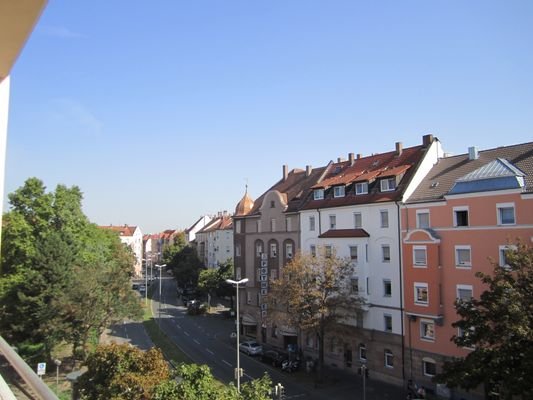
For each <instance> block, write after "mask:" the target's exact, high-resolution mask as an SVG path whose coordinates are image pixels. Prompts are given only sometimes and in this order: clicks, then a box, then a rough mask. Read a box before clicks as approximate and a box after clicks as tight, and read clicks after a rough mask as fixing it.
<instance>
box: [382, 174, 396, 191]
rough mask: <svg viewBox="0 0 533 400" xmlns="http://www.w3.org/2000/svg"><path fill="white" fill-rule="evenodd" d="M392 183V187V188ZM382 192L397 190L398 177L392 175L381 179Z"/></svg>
mask: <svg viewBox="0 0 533 400" xmlns="http://www.w3.org/2000/svg"><path fill="white" fill-rule="evenodd" d="M391 183H392V188H391ZM379 185H380V189H381V192H392V191H394V190H396V177H395V176H391V177H388V178H383V179H380V181H379Z"/></svg>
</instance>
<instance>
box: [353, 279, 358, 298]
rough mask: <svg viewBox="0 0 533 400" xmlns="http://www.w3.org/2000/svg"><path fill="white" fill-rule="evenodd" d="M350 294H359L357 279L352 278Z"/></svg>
mask: <svg viewBox="0 0 533 400" xmlns="http://www.w3.org/2000/svg"><path fill="white" fill-rule="evenodd" d="M352 293H354V294H358V293H359V278H352Z"/></svg>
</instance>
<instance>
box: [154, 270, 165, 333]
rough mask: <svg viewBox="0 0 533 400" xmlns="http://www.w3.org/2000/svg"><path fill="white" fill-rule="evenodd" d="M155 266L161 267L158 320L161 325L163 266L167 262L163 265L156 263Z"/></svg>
mask: <svg viewBox="0 0 533 400" xmlns="http://www.w3.org/2000/svg"><path fill="white" fill-rule="evenodd" d="M155 266H156V267H157V268H159V311H158V317H157V321H158V323H159V326H161V278H162V274H163V267H166V266H167V264H163V265H159V264H156V265H155Z"/></svg>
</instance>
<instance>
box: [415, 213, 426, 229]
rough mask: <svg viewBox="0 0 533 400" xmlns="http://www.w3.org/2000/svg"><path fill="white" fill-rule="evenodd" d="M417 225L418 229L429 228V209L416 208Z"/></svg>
mask: <svg viewBox="0 0 533 400" xmlns="http://www.w3.org/2000/svg"><path fill="white" fill-rule="evenodd" d="M416 227H417V228H418V229H427V228H429V211H428V210H416Z"/></svg>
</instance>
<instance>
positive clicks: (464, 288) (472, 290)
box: [455, 284, 474, 301]
mask: <svg viewBox="0 0 533 400" xmlns="http://www.w3.org/2000/svg"><path fill="white" fill-rule="evenodd" d="M461 290H468V291H470V297H469V298H468V299H463V298H461V297H460V295H459V291H461ZM455 295H456V298H457V300H465V301H466V300H470V299H471V298H473V297H474V287H473V286H472V285H462V284H461V285H457V286H456V288H455Z"/></svg>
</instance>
